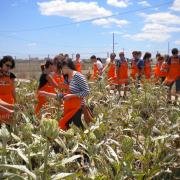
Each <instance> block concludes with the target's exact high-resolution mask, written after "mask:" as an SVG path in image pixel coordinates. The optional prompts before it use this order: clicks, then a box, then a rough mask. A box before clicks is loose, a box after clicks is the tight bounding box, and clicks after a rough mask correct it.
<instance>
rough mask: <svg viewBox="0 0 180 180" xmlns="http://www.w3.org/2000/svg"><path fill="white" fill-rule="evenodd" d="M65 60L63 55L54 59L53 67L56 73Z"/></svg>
mask: <svg viewBox="0 0 180 180" xmlns="http://www.w3.org/2000/svg"><path fill="white" fill-rule="evenodd" d="M64 59H65V57H64V56H63V55H60V54H59V55H57V56H55V57H54V59H53V65H54V72H56V71H57V64H58V63H59V62H61V61H63V60H64Z"/></svg>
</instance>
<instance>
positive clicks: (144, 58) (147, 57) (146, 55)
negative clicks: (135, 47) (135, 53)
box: [143, 52, 151, 60]
mask: <svg viewBox="0 0 180 180" xmlns="http://www.w3.org/2000/svg"><path fill="white" fill-rule="evenodd" d="M149 58H151V53H149V52H146V53H145V54H144V57H143V60H146V59H149Z"/></svg>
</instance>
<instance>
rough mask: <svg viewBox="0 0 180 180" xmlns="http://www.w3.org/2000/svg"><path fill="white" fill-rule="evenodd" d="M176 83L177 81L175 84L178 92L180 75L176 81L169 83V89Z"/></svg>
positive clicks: (179, 89) (179, 90)
mask: <svg viewBox="0 0 180 180" xmlns="http://www.w3.org/2000/svg"><path fill="white" fill-rule="evenodd" d="M174 83H175V86H176V92H180V77H179V78H178V79H177V80H176V81H174V82H172V83H171V84H170V85H168V87H169V90H171V89H172V87H173V85H174Z"/></svg>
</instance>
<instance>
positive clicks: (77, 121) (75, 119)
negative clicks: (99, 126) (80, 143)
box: [67, 109, 84, 128]
mask: <svg viewBox="0 0 180 180" xmlns="http://www.w3.org/2000/svg"><path fill="white" fill-rule="evenodd" d="M81 115H82V109H79V110H78V111H77V112H76V114H75V115H74V116H73V117H72V118H71V119H70V120H69V121H68V122H67V126H68V127H69V125H70V124H71V123H73V124H74V125H76V126H77V127H78V128H83V127H84V126H83V123H82V121H81Z"/></svg>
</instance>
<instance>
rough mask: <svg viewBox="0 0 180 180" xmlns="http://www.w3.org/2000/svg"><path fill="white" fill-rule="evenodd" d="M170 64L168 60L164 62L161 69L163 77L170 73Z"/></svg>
mask: <svg viewBox="0 0 180 180" xmlns="http://www.w3.org/2000/svg"><path fill="white" fill-rule="evenodd" d="M168 68H169V65H168V64H167V63H166V62H163V63H162V65H161V69H160V75H161V77H166V76H167V74H168Z"/></svg>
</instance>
